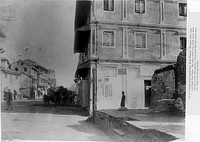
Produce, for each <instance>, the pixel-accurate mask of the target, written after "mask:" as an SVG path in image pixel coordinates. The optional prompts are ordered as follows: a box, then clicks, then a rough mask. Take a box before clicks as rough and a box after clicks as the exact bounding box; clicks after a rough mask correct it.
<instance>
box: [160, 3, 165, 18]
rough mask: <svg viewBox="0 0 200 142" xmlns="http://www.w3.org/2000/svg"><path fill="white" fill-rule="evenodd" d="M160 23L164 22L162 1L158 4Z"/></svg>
mask: <svg viewBox="0 0 200 142" xmlns="http://www.w3.org/2000/svg"><path fill="white" fill-rule="evenodd" d="M160 21H161V22H163V21H164V1H162V2H160Z"/></svg>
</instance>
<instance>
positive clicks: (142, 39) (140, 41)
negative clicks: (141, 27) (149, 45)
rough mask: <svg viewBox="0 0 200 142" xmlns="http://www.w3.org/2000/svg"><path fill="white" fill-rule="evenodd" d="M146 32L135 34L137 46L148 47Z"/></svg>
mask: <svg viewBox="0 0 200 142" xmlns="http://www.w3.org/2000/svg"><path fill="white" fill-rule="evenodd" d="M146 36H147V35H146V33H136V34H135V37H136V38H135V48H138V49H145V48H146Z"/></svg>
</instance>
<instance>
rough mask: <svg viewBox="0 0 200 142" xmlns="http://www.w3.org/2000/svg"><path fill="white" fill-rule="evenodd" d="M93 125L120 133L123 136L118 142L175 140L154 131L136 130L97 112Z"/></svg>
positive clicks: (123, 122)
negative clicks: (116, 130)
mask: <svg viewBox="0 0 200 142" xmlns="http://www.w3.org/2000/svg"><path fill="white" fill-rule="evenodd" d="M95 124H97V125H100V126H103V127H106V128H109V129H111V130H114V129H118V130H120V131H122V132H123V133H124V134H123V135H121V136H122V137H121V139H120V140H119V141H130V140H131V141H140V142H169V141H171V140H175V139H176V138H175V137H174V136H172V135H169V134H166V133H164V132H160V131H158V130H155V129H141V128H138V127H136V126H133V125H131V124H129V123H128V122H125V121H123V120H121V119H119V118H115V117H113V116H111V115H108V114H106V113H103V112H99V111H95Z"/></svg>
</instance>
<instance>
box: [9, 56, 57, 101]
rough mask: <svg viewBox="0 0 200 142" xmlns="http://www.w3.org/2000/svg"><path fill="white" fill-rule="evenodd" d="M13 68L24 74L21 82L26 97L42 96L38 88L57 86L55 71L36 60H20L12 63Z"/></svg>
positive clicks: (45, 88)
mask: <svg viewBox="0 0 200 142" xmlns="http://www.w3.org/2000/svg"><path fill="white" fill-rule="evenodd" d="M11 68H12V69H13V70H15V71H18V72H20V73H21V74H23V75H24V76H23V77H22V78H23V79H22V80H21V82H20V88H21V89H20V90H21V91H22V92H24V93H23V94H24V95H23V96H25V97H32V98H38V97H41V95H42V94H41V91H38V90H41V89H44V90H47V88H49V87H50V86H56V79H55V71H54V70H52V69H46V68H45V67H42V66H41V65H39V64H37V63H36V61H32V60H30V59H26V60H18V61H15V62H13V63H12V64H11Z"/></svg>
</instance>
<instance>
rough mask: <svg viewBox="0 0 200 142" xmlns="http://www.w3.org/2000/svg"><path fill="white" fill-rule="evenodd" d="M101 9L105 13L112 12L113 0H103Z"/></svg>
mask: <svg viewBox="0 0 200 142" xmlns="http://www.w3.org/2000/svg"><path fill="white" fill-rule="evenodd" d="M103 4H104V6H103V9H104V10H105V11H114V0H104V3H103Z"/></svg>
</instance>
